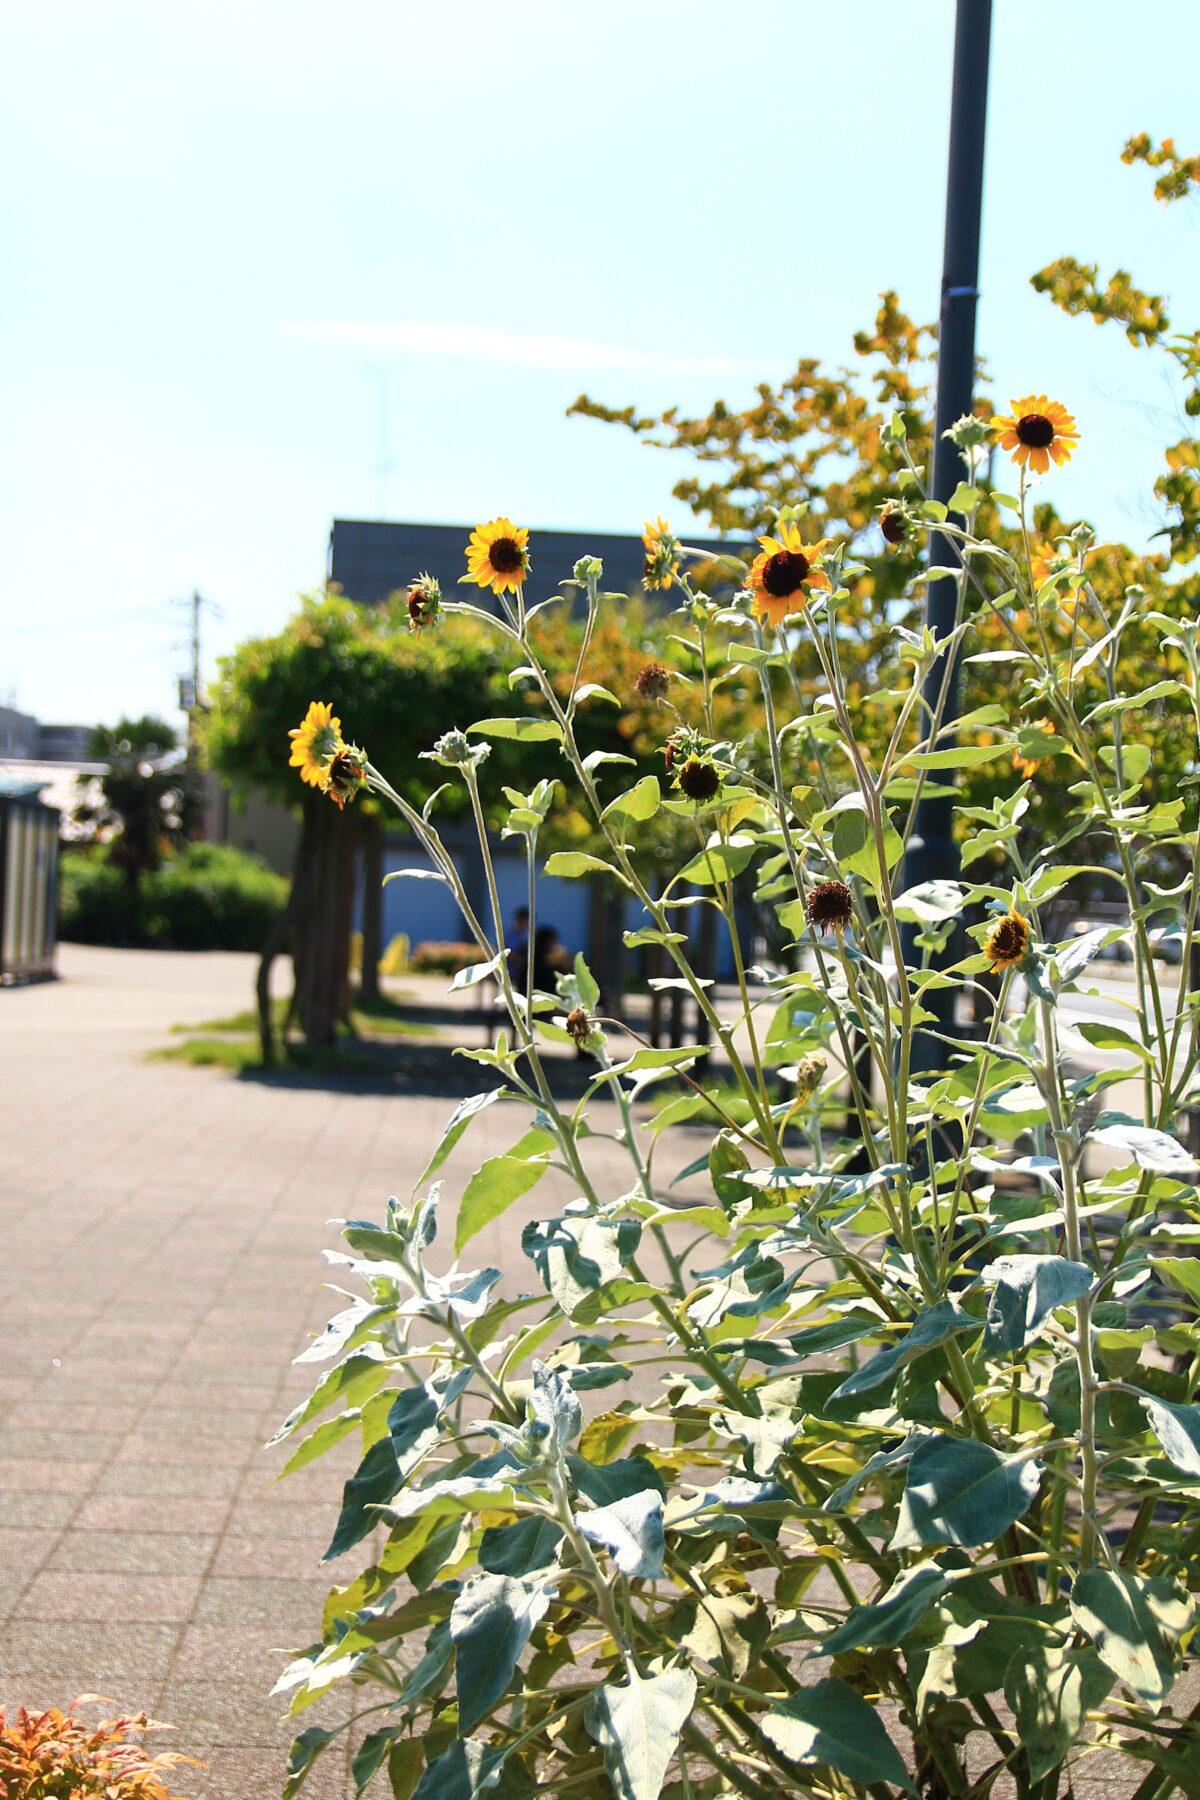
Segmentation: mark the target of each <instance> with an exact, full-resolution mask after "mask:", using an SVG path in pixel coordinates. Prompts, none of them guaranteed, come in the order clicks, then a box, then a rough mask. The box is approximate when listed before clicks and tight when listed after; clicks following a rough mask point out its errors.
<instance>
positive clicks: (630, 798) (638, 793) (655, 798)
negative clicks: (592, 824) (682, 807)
mask: <svg viewBox="0 0 1200 1800" xmlns="http://www.w3.org/2000/svg"><path fill="white" fill-rule="evenodd" d="M661 804H662V792H661V790H660V788H659V785H658V776H657V775H643V777H642V779H641V780H640V781H639V782H636V783H635V784H634V786H633V787H631V788H629V789H627V791H626V792H625V793H623V794H618V795H617V797H616V799H615V800H610V801H609V803H608V805H607V806H606V807H605V809H604V811H603V813H602V814H601V817H602V818H605V819H636V820H637V821H638V822H639V823H642V824H644V823H645V821H646V820H647V819H652V818H653V817H654V815H655V813H656V812H657V811H658V809H659V806H660V805H661Z"/></svg>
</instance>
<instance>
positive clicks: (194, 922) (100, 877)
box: [58, 844, 288, 950]
mask: <svg viewBox="0 0 1200 1800" xmlns="http://www.w3.org/2000/svg"><path fill="white" fill-rule="evenodd" d="M287 894H288V883H287V882H286V881H285V879H284V878H283V876H282V875H277V874H276V873H275V872H274V870H273V869H269V868H268V867H267V865H266V863H264V862H262V861H260V859H259V858H258V857H257V856H247V855H246V854H245V852H244V851H241V850H234V849H233V848H232V847H231V846H230V845H228V844H189V845H188V846H187V848H186V849H185V850H183V851H182V852H181V853H180V854H179V855H178V856H172V857H170V858H169V859H168V860H167V861H165V862H164V863H163V864H162V866H161V867H160V868H159V869H157V870H155V872H154V874H152V875H146V876H144V877H143V878H142V881H141V883H140V885H139V890H138V893H137V896H136V899H135V900H133V901H132V902H131V897H130V893H129V889H128V886H127V884H126V881H125V876H124V874H123V872H122V871H121V870H120V869H119V868H117V867H116V866H115V864H113V863H112V862H110V861H109V859H108V857H107V855H106V854H105V852H104V851H86V852H85V851H78V850H68V851H65V852H64V854H63V856H62V859H61V862H60V864H59V902H58V930H59V936H60V937H63V938H70V939H72V940H74V941H75V942H76V943H80V944H120V945H127V946H135V947H139V948H149V949H156V950H257V949H258V948H259V947H260V946H261V944H262V941H263V939H264V937H265V936H266V934H267V928H268V927H269V925H270V924H271V921H272V920H273V919H274V918H275V916H276V914H277V913H278V912H279V910H280V908H281V907H282V906H283V904H284V902H285V901H286V899H287Z"/></svg>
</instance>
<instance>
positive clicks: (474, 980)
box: [417, 950, 505, 1186]
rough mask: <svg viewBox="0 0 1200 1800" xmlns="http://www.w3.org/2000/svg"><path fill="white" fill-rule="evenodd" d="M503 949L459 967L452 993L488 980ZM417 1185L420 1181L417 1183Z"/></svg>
mask: <svg viewBox="0 0 1200 1800" xmlns="http://www.w3.org/2000/svg"><path fill="white" fill-rule="evenodd" d="M504 955H505V953H504V951H503V950H501V951H500V952H499V954H498V955H496V956H493V957H490V958H489V960H488V961H487V962H477V963H469V964H468V965H467V967H466V968H465V969H459V971H458V972H457V974H456V975H455V977H454V979H453V981H452V982H451V983H450V992H451V993H452V994H456V993H461V992H462V990H463V988H470V987H478V986H479V984H480V982H481V981H488V980H490V979H491V978H492V977H493V976H494V975H495V974H496V971H497V970H498V969H499V967H500V964H501V963H502V962H503V961H504ZM417 1185H418V1186H419V1185H420V1183H418V1184H417Z"/></svg>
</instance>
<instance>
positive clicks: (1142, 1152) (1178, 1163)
mask: <svg viewBox="0 0 1200 1800" xmlns="http://www.w3.org/2000/svg"><path fill="white" fill-rule="evenodd" d="M1089 1136H1090V1138H1091V1140H1092V1142H1093V1143H1095V1144H1107V1145H1108V1146H1109V1148H1110V1149H1113V1150H1127V1151H1128V1152H1129V1154H1130V1156H1131V1157H1132V1159H1133V1161H1134V1162H1135V1163H1136V1164H1137V1165H1138V1167H1139V1169H1153V1170H1154V1171H1155V1172H1156V1174H1159V1175H1181V1176H1183V1177H1185V1178H1186V1177H1188V1176H1190V1175H1191V1174H1193V1173H1194V1171H1195V1168H1196V1159H1195V1157H1193V1156H1189V1155H1188V1153H1187V1151H1186V1150H1185V1149H1184V1147H1183V1145H1182V1144H1181V1143H1179V1142H1178V1141H1177V1140H1176V1139H1175V1138H1173V1137H1170V1136H1169V1135H1168V1134H1167V1133H1166V1132H1165V1131H1154V1130H1152V1129H1151V1127H1150V1126H1148V1125H1133V1124H1128V1125H1127V1124H1115V1125H1100V1126H1098V1127H1097V1128H1096V1129H1095V1130H1094V1131H1092V1132H1090V1133H1089Z"/></svg>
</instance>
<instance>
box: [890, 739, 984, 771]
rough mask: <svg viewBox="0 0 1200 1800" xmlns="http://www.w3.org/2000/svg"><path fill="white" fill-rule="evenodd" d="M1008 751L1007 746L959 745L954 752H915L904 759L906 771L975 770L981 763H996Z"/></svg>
mask: <svg viewBox="0 0 1200 1800" xmlns="http://www.w3.org/2000/svg"><path fill="white" fill-rule="evenodd" d="M1007 750H1008V745H1007V744H958V745H956V747H955V748H954V749H953V750H913V751H911V752H910V753H909V755H908V756H906V757H905V758H904V763H903V766H904V768H906V769H973V768H976V767H978V765H979V764H980V763H985V762H995V760H996V758H997V757H998V756H1003V755H1005V754H1006V752H1007Z"/></svg>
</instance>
